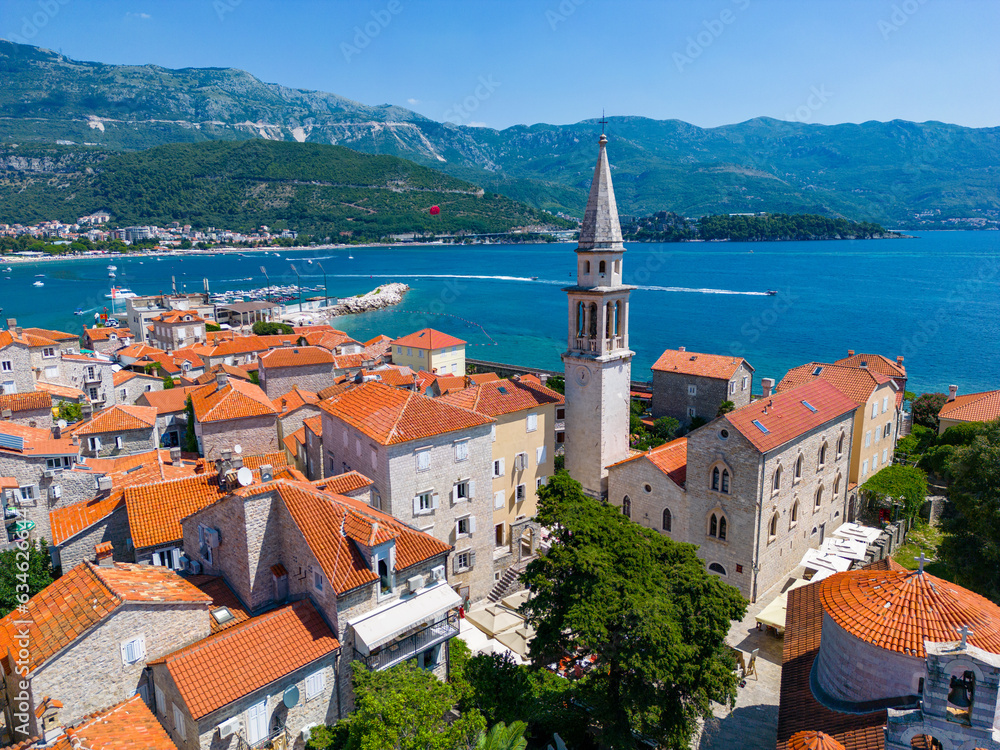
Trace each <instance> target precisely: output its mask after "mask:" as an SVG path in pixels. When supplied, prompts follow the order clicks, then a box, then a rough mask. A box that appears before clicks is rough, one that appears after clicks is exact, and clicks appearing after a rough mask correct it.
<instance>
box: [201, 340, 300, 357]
mask: <svg viewBox="0 0 1000 750" xmlns="http://www.w3.org/2000/svg"><path fill="white" fill-rule="evenodd" d="M286 338H287V337H286ZM291 343H293V344H294V343H295V342H294V340H293V341H292V342H291ZM268 348H270V347H269V346H268V345H267V343H265V342H264V341H262V340H261V337H260V336H234V337H233V338H228V339H225V340H222V341H219V340H217V343H216V344H215V346H200V347H197V348H196V349H195V351H196V352H197V353H198V354H199V355H202V356H206V355H207V356H209V357H226V356H230V355H233V354H250V353H252V352H262V351H265V350H267V349H268Z"/></svg>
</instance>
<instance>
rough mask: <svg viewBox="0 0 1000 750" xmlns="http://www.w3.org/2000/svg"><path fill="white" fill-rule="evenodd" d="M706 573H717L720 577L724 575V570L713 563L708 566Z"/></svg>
mask: <svg viewBox="0 0 1000 750" xmlns="http://www.w3.org/2000/svg"><path fill="white" fill-rule="evenodd" d="M708 571H709V572H710V573H718V574H719V575H720V576H724V575H726V569H725V568H723V567H722V566H721V565H719V563H717V562H714V563H712V564H711V565H709V566H708Z"/></svg>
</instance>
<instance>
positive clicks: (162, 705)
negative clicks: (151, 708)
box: [153, 685, 167, 716]
mask: <svg viewBox="0 0 1000 750" xmlns="http://www.w3.org/2000/svg"><path fill="white" fill-rule="evenodd" d="M153 687H154V690H153V692H154V694H155V696H156V710H157V711H158V712H159V713H161V714H163V715H164V716H166V714H167V699H166V696H164V695H163V690H161V689H160V686H159V685H154V686H153Z"/></svg>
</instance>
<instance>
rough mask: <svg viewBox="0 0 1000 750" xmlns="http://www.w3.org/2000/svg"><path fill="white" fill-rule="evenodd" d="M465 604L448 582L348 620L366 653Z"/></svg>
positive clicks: (356, 643) (360, 646)
mask: <svg viewBox="0 0 1000 750" xmlns="http://www.w3.org/2000/svg"><path fill="white" fill-rule="evenodd" d="M461 604H462V597H460V596H459V595H458V594H456V593H455V591H454V590H453V589H452V588H451V586H449V585H448V584H447V583H439V584H438V585H436V586H433V587H431V588H427V589H424V590H423V591H421V592H420V593H418V594H416V595H415V596H411V597H409V598H407V599H399V600H397V601H395V602H392V603H391V604H387V605H386V606H384V607H379V608H378V609H375V610H372V611H371V612H366V613H365V614H363V615H361V616H360V617H356V618H354V619H353V620H348V621H347V624H348V625H350V626H351V627H352V628H354V635H355V642H354V647H355V648H356V649H357V650H358V651H360V652H361V653H362V654H363V655H364V656H368V655H369V654H370V653H371V651H372V649H375V648H378V647H379V646H382V645H384V644H386V643H388V642H389V641H391V640H392V639H394V638H395V637H396V636H398V635H401V634H402V633H405V632H406V631H408V630H412V629H413V628H415V627H418V626H420V625H422V624H424V623H427V622H430V621H433V620H434V619H435V618H437V617H439V616H441V615H443V614H445V613H446V612H448V611H449V610H452V609H455V608H457V607H458V606H460V605H461Z"/></svg>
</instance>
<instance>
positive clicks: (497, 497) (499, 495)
mask: <svg viewBox="0 0 1000 750" xmlns="http://www.w3.org/2000/svg"><path fill="white" fill-rule="evenodd" d="M501 508H503V490H497V491H496V492H494V493H493V509H494V510H500V509H501Z"/></svg>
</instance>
